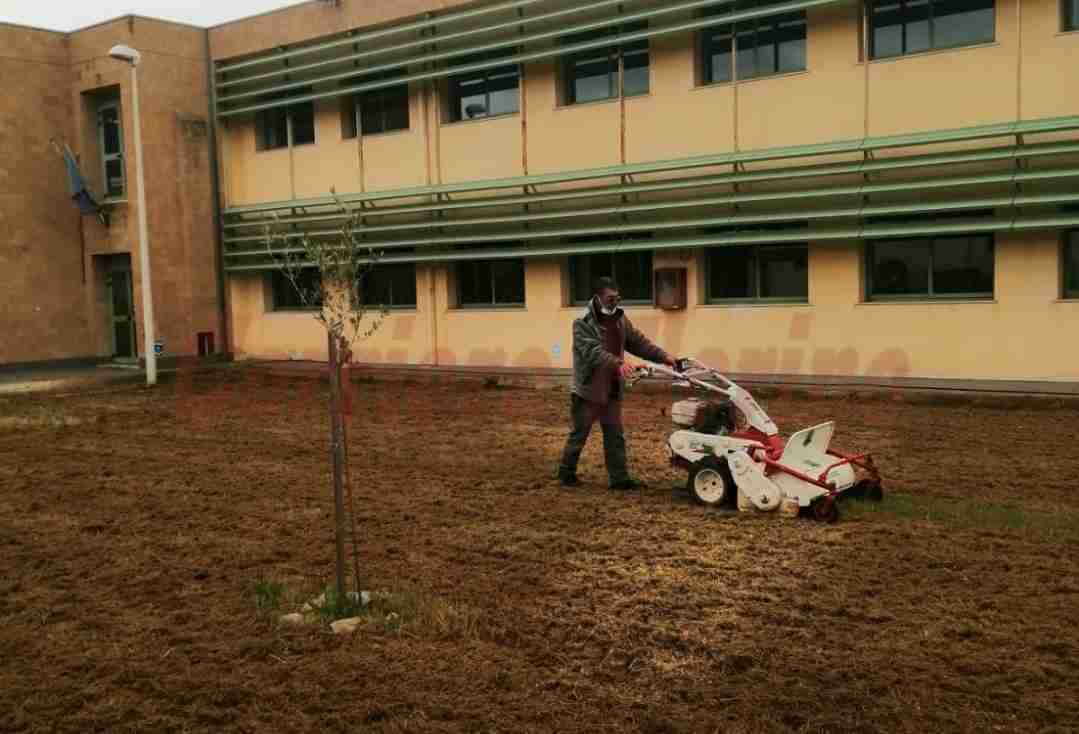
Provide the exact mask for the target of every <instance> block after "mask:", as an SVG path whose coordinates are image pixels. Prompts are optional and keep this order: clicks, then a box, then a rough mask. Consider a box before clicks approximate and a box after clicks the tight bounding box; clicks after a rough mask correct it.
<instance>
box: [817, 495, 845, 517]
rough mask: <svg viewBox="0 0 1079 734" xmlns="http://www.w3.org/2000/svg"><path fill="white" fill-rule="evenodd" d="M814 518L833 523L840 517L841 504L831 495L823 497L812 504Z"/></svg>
mask: <svg viewBox="0 0 1079 734" xmlns="http://www.w3.org/2000/svg"><path fill="white" fill-rule="evenodd" d="M812 509H813V518H814V519H815V520H817V521H818V522H826V523H833V522H835V521H836V520H838V519H839V505H838V504H837V503H836V501H835V500H834V499H832V498H831V497H821V498H820V499H818V500H817V501H816V502H814V503H813V505H812Z"/></svg>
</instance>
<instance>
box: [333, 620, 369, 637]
mask: <svg viewBox="0 0 1079 734" xmlns="http://www.w3.org/2000/svg"><path fill="white" fill-rule="evenodd" d="M362 624H363V617H352V618H350V619H339V620H337V621H336V622H334V623H333V624H331V625H330V629H332V630H333V633H334V634H335V635H351V634H353V633H355V632H356V630H358V629H359V628H360V625H362Z"/></svg>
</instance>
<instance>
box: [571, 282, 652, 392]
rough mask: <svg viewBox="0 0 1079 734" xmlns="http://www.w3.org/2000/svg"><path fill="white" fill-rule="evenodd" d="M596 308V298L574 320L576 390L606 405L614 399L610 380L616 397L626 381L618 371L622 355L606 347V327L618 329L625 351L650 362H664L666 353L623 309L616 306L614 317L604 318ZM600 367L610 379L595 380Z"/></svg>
mask: <svg viewBox="0 0 1079 734" xmlns="http://www.w3.org/2000/svg"><path fill="white" fill-rule="evenodd" d="M597 309H598V303H597V301H596V299H595V298H593V299H592V300H591V301H589V303H588V307H587V308H586V309H585V312H584V314H583V315H582V316H581V317H580V318H579V319H577V320H576V321H574V322H573V393H574V394H575V395H579V396H580V397H582V398H584V399H585V400H588V401H591V402H593V403H600V404H604V405H605V404H606V403H607V402H608V401H610V399H611V392H612V391H611V390H610V389H609V386H610V384H611V380H614V381H615V385H616V390H615V391H614V392H615V394H616V396H617V397H621V396H622V391H623V388H624V380H623V379H622V376H621V375H620V374H619V373H618V368H619V363H620V361H621V357H620V355H617V354H611V353H610V352H609V351H607V350H606V349H604V347H603V345H604V333H603V330H605V329H616V330H617V332H618V341H619V343H620V344H621V345H622V352H629V353H630V354H632V355H634V356H637V357H640V358H641V359H646V360H648V361H649V362H657V363H663V362H664V361H665V360H666V359H667V353H666V352H665V351H663V350H662V349H660V348H659V347H657V346H656V345H655V344H653V343H652V342H651V341H649V339H648V337H646V336H645V335H644V334H642V333H641V332H640V331H639V330H638V329H637V328H636V327H635V326H634V325H633V324H632V323H630V320H629V318H628V317H627V316H626V314H625V312H624V311H623V310H622V309H620V308H619V309H616V311H615V314H614V316H608V317H604V318H603V319H602V320H601V318H600V315H599V314H598V313H597ZM601 370H607V371H609V372H608V374H609V375H610V377H611V379H610V380H605V379H595V378H596V376H597V374H599V372H600V371H601Z"/></svg>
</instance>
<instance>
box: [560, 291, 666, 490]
mask: <svg viewBox="0 0 1079 734" xmlns="http://www.w3.org/2000/svg"><path fill="white" fill-rule="evenodd" d="M620 301H621V298H620V297H619V294H618V285H617V284H616V283H615V282H614V279H612V278H600V279H599V280H598V281H597V282H596V287H595V289H594V292H593V296H592V300H591V301H590V302H589V303H588V308H587V310H586V311H585V313H584V315H583V316H581V317H580V318H579V319H577V320H576V321H574V322H573V393H572V395H571V396H570V400H571V408H570V415H571V421H572V426H573V427H572V430H571V431H570V434H569V439H568V440H567V441H566V448H565V450H564V451H563V452H562V461H561V463H560V464H559V466H558V478H559V479H560V480H561V482H562V484H563V485H564V486H567V487H572V486H575V485H577V484H578V479H577V461H578V460H579V459H580V457H581V450H582V449H584V445H585V442H586V441H588V434H589V433H590V432H591V431H592V425H593V424H594V423H595V422H596V421H597V420H598V421H599V423H600V426H601V427H602V428H603V452H604V456H605V458H606V461H607V475H608V476H609V477H610V480H611V489H639V488H640V487H642V486H643V485H642V484H641V483H639V482H637V481H635V480H633V479H632V478H630V476H629V470H628V468H627V467H626V440H625V436H624V434H623V431H622V393H623V391H624V390H625V378H626V377H627V376H629V375H630V373H632V372H633V368H632V366H630V365H629V364H627V363H626V361H625V353H626V352H629V353H630V354H633V355H635V356H637V357H640V358H641V359H646V360H648V361H650V362H658V363H662V364H667V365H670V366H671V367H674V365H675V364H676V362H675V360H674V358H673V357H671V356H670V355H669V354H667V353H666V352H665V351H663V350H662V349H660V348H659V347H657V346H656V345H655V344H653V343H652V342H650V341H649V340H648V338H647V337H646V336H645V335H644V334H642V333H641V332H640V331H638V330H637V329H636V328H635V327H634V326H633V324H631V323H630V321H629V319H628V318H626V314H625V312H624V311H622V309H621V308H619V307H618V304H619V302H620Z"/></svg>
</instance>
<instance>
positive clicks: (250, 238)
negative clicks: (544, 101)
mask: <svg viewBox="0 0 1079 734" xmlns="http://www.w3.org/2000/svg"><path fill="white" fill-rule="evenodd" d="M1061 178H1079V168H1068V169H1063V170H1052V171H1021V172H1020V171H1014V172H1012V173H1004V174H989V175H984V176H966V177H959V178H942V179H929V180H927V181H904V182H901V183H888V184H861V185H858V186H839V187H833V188H817V189H800V190H797V191H769V192H765V193H760V194H728V195H724V196H714V197H706V198H700V199H687V200H683V201H665V202H647V203H642V204H621V205H617V206H611V207H602V208H598V209H579V210H576V211H560V212H544V213H541V214H521V215H517V216H508V217H506V216H504V217H480V218H474V219H456V220H455V219H435V220H425V221H420V222H410V223H406V224H388V225H375V226H369V227H368V226H365V227H362V228H360V229H358V230H357V234H360V235H363V236H364V237H366V236H367V235H370V234H373V233H380V232H402V231H403V232H407V231H410V230H428V229H443V228H447V227H469V226H478V225H490V224H514V223H528V222H541V221H552V220H554V221H559V220H563V219H572V218H576V217H585V216H603V215H612V216H617V215H622V214H632V213H636V212H652V211H669V210H674V209H688V208H696V207H704V206H727V205H735V204H745V203H754V202H762V201H790V200H792V199H808V198H814V199H815V198H827V197H833V196H868V195H871V194H882V193H899V192H904V191H929V190H933V189H941V188H954V187H957V186H980V185H984V184H992V183H1010V184H1017V183H1024V182H1029V181H1044V180H1053V179H1061ZM1040 199H1045V201H1041V200H1040ZM1073 201H1079V194H1063V195H1043V196H1029V195H1028V196H1019V195H1015V196H1010V197H998V198H993V199H983V200H977V201H975V202H969V201H961V202H957V203H955V204H942V203H938V202H926V203H922V204H915V205H905V206H899V207H892V208H896V209H897V210H898V211H911V212H920V211H934V210H943V209H948V208H955V209H960V208H968V209H975V208H982V207H986V206H1020V205H1023V206H1027V205H1037V204H1043V203H1062V202H1073ZM983 202H990V203H983ZM881 208H882V207H866V206H862V207H860V208H856V209H842V210H825V211H818V212H799V211H788V212H781V213H769V214H763V215H754V216H735V217H724V218H721V219H715V220H707V221H706V220H697V221H696V223H694V221H693V220H687V221H686V222H684V223H682V224H678V225H674V224H670V223H664V222H659V223H657V222H655V221H651V222H639V223H637V222H635V223H632V224H621V225H618V226H616V227H614V228H613V229H614V230H616V231H617V230H622V229H625V230H626V231H630V230H644V229H648V228H650V226H654V227H655V228H657V229H662V228H669V227H672V226H687V227H689V226H712V225H715V224H727V223H735V222H738V223H741V222H755V221H761V222H767V221H770V220H773V219H778V220H784V219H803V218H825V217H842V216H860V214H859V212H862V211H865V212H867V213H868V212H870V210H872V209H881ZM883 208H885V209H887V208H889V207H883ZM850 212H854V214H851V213H850ZM876 213H877V212H873V214H876ZM867 215H869V214H867ZM609 231H612V228H611V227H610V226H605V227H599V228H597V227H592V228H588V229H583V230H582V229H566V230H538V231H532V232H529V230H527V229H526V230H515V231H514V232H513V233H512V234H507V233H496V234H490V235H469V236H462V237H449V238H430V239H420V240H408V241H405V242H402V243H401V244H400V245H397V244H396V243H395V246H400V247H404V246H406V245H407V246H412V245H427V244H453V243H462V242H465V243H467V242H476V241H488V242H497V241H499V240H504V239H522V238H526V239H532V238H539V237H559V236H572V235H577V234H593V233H596V232H599V233H603V232H609ZM339 232H340V230H338V229H325V230H313V231H307V232H294V233H289V234H284V235H281V236H282V237H284V238H285V239H299V238H301V237H304V236H308V237H322V236H328V235H335V234H338V233H339ZM265 239H266V238H265V236H261V235H244V236H240V237H226V238H225V242H227V243H230V244H232V243H237V242H258V241H264V240H265ZM375 242H376V244H379V243H378V241H377V240H376V241H375Z"/></svg>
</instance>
